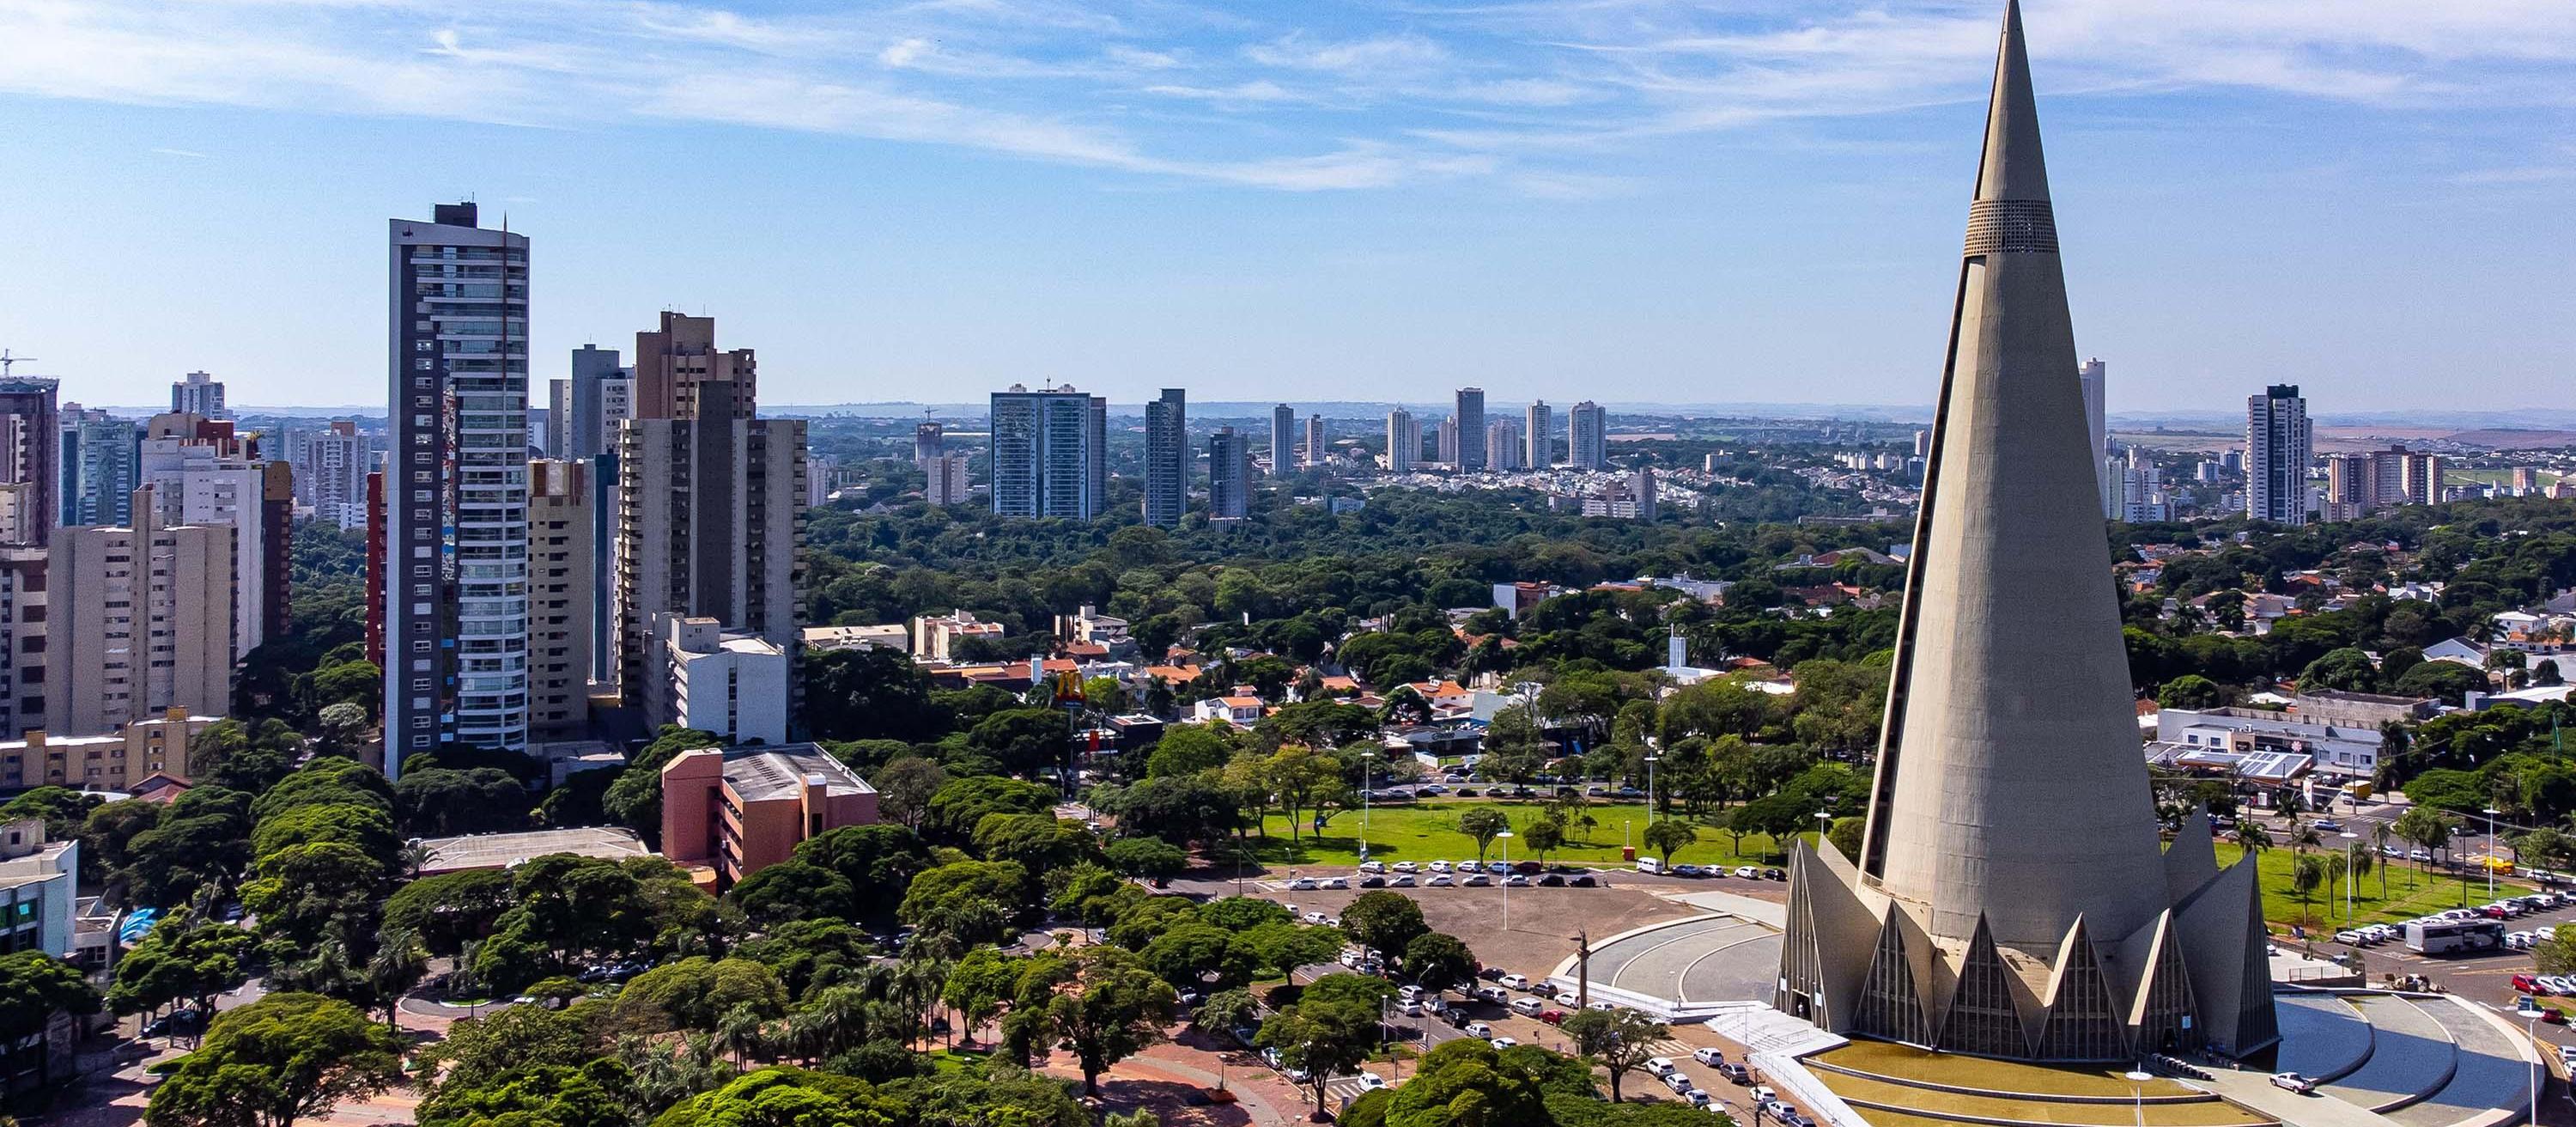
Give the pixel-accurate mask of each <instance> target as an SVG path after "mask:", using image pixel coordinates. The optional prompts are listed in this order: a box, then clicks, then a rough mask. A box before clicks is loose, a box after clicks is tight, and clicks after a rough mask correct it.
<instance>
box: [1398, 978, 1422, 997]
mask: <svg viewBox="0 0 2576 1127" xmlns="http://www.w3.org/2000/svg"><path fill="white" fill-rule="evenodd" d="M1395 996H1396V997H1398V998H1402V999H1404V1000H1405V1001H1408V1002H1418V1001H1421V1000H1422V988H1421V987H1419V986H1415V985H1413V984H1412V983H1409V982H1408V983H1406V984H1404V985H1403V986H1401V987H1398V988H1397V989H1396V991H1395Z"/></svg>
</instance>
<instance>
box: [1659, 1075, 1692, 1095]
mask: <svg viewBox="0 0 2576 1127" xmlns="http://www.w3.org/2000/svg"><path fill="white" fill-rule="evenodd" d="M1664 1087H1667V1088H1670V1089H1672V1090H1673V1094H1674V1095H1676V1096H1678V1095H1680V1094H1682V1093H1684V1092H1687V1091H1690V1090H1691V1087H1692V1084H1691V1078H1690V1077H1687V1076H1684V1075H1682V1074H1681V1073H1678V1072H1675V1073H1671V1074H1669V1075H1667V1076H1665V1077H1664Z"/></svg>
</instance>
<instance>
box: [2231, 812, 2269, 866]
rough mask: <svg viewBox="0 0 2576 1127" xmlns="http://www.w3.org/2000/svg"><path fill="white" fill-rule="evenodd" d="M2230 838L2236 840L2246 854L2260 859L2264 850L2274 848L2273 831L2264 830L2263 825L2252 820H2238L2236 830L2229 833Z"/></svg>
mask: <svg viewBox="0 0 2576 1127" xmlns="http://www.w3.org/2000/svg"><path fill="white" fill-rule="evenodd" d="M2228 836H2230V837H2233V838H2235V839H2236V844H2237V845H2238V846H2240V847H2242V848H2243V849H2244V850H2245V851H2246V852H2248V853H2252V854H2254V855H2256V856H2258V857H2259V856H2261V855H2262V853H2263V851H2264V850H2266V849H2270V848H2272V831H2270V830H2267V829H2264V828H2263V823H2261V822H2257V821H2255V820H2254V819H2252V818H2238V819H2236V828H2235V829H2233V830H2231V831H2229V833H2228Z"/></svg>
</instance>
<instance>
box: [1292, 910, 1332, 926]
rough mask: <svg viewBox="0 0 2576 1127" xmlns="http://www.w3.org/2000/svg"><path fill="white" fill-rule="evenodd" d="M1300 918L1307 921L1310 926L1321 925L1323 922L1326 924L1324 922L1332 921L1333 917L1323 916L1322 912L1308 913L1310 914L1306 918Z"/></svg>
mask: <svg viewBox="0 0 2576 1127" xmlns="http://www.w3.org/2000/svg"><path fill="white" fill-rule="evenodd" d="M1299 918H1301V919H1303V920H1305V921H1306V922H1307V923H1310V924H1320V923H1323V922H1324V921H1326V920H1329V919H1331V918H1332V917H1330V916H1327V915H1325V914H1323V913H1322V912H1308V913H1306V914H1305V915H1304V916H1302V917H1299Z"/></svg>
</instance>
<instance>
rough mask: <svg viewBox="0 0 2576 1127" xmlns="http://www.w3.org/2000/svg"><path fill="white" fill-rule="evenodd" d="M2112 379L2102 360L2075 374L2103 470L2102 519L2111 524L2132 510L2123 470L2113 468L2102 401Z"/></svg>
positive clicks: (2095, 457) (2086, 422)
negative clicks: (2128, 500) (2122, 475)
mask: <svg viewBox="0 0 2576 1127" xmlns="http://www.w3.org/2000/svg"><path fill="white" fill-rule="evenodd" d="M2110 378H2111V366H2110V365H2109V364H2105V363H2103V362H2102V360H2101V359H2100V358H2099V357H2096V358H2094V359H2091V360H2087V361H2085V362H2084V364H2083V366H2082V367H2079V368H2077V369H2076V370H2075V382H2076V385H2077V386H2078V387H2079V388H2081V389H2082V390H2083V392H2084V425H2085V426H2086V428H2087V429H2088V431H2089V433H2090V434H2091V435H2092V438H2093V464H2094V465H2096V466H2099V467H2102V477H2101V481H2100V482H2099V484H2100V486H2101V490H2102V515H2103V516H2104V517H2107V518H2109V519H2111V520H2127V519H2129V518H2128V516H2127V515H2126V514H2127V512H2128V511H2129V510H2130V506H2129V505H2128V504H2127V503H2126V497H2127V492H2128V487H2127V485H2126V484H2124V483H2123V482H2122V481H2121V480H2120V474H2121V472H2122V471H2121V470H2117V469H2113V468H2111V461H2110V459H2111V457H2112V454H2111V432H2110V429H2109V425H2108V423H2107V422H2106V421H2105V416H2104V415H2103V413H2102V412H2103V408H2102V403H2103V397H2104V396H2105V395H2106V394H2107V393H2108V391H2107V387H2106V384H2107V383H2108V381H2109V380H2110Z"/></svg>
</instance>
